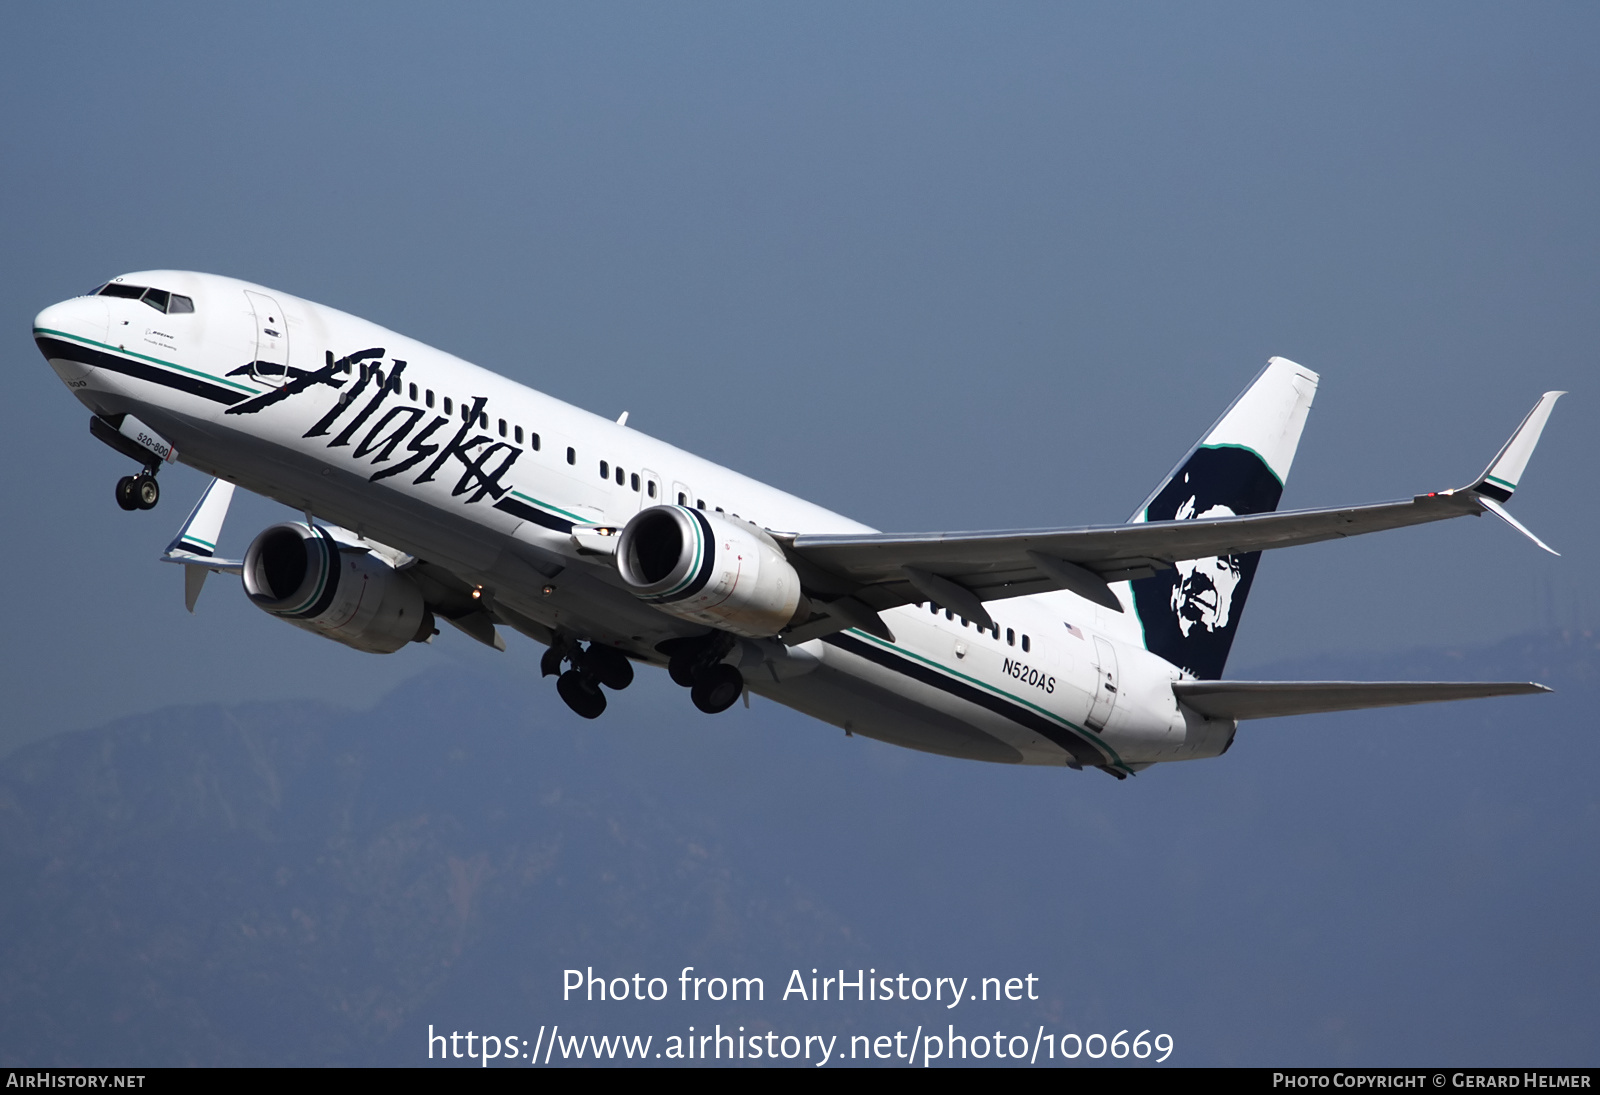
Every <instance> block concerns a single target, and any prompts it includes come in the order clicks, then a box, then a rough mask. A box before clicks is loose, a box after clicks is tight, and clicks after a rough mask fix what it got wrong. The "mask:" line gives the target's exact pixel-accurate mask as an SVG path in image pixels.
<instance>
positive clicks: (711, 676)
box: [689, 664, 744, 715]
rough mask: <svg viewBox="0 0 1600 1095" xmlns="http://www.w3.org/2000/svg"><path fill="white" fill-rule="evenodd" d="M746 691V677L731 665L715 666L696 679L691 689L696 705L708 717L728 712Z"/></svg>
mask: <svg viewBox="0 0 1600 1095" xmlns="http://www.w3.org/2000/svg"><path fill="white" fill-rule="evenodd" d="M743 691H744V676H743V675H742V674H741V673H740V672H739V671H738V670H737V669H735V668H734V667H733V666H731V665H722V664H718V665H713V666H711V667H710V668H709V669H705V670H702V671H701V672H700V674H699V675H698V676H696V677H695V680H694V685H693V686H692V687H690V689H689V698H690V699H691V700H693V701H694V705H695V706H696V707H698V708H699V709H700V710H702V711H704V712H705V713H706V714H708V715H715V714H717V713H718V712H721V711H726V710H727V709H728V708H730V707H732V706H733V703H734V701H735V700H737V699H738V698H739V695H740V693H742V692H743Z"/></svg>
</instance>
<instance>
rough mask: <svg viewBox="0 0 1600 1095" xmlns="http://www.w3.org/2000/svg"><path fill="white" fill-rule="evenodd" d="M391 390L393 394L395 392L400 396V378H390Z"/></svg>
mask: <svg viewBox="0 0 1600 1095" xmlns="http://www.w3.org/2000/svg"><path fill="white" fill-rule="evenodd" d="M389 390H390V391H391V392H393V393H394V394H395V395H399V394H400V377H399V376H391V377H390V378H389Z"/></svg>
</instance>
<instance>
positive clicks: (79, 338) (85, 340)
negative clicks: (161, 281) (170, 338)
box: [33, 327, 261, 395]
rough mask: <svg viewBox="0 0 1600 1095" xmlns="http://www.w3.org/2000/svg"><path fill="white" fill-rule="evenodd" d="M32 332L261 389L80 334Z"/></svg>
mask: <svg viewBox="0 0 1600 1095" xmlns="http://www.w3.org/2000/svg"><path fill="white" fill-rule="evenodd" d="M33 333H34V334H36V335H54V336H55V337H57V338H68V339H71V340H72V341H73V342H81V343H83V344H84V345H85V346H98V347H99V348H100V349H102V350H106V351H109V352H110V353H114V354H122V355H123V356H124V357H136V358H139V359H140V360H141V361H148V362H150V363H151V364H152V365H160V366H161V367H162V368H164V369H175V370H177V371H178V372H180V373H188V374H189V375H190V376H198V377H204V378H205V379H206V380H209V381H212V382H213V383H216V384H224V385H227V386H228V387H230V388H237V389H238V390H239V391H241V392H244V393H246V394H247V395H255V394H256V393H257V392H259V391H260V390H261V389H259V388H252V387H250V386H249V385H246V384H239V383H236V382H235V381H232V380H227V379H225V378H223V377H220V376H214V375H212V374H211V373H203V372H201V371H200V370H199V369H191V368H189V367H188V366H185V365H175V364H173V363H172V362H170V361H163V360H161V359H160V358H159V357H151V356H150V355H149V354H141V353H139V352H137V351H135V350H129V349H126V348H124V347H122V346H112V345H109V344H108V343H105V342H96V341H95V340H94V339H92V338H84V337H83V336H82V335H73V334H68V333H67V332H66V331H52V330H50V328H48V327H35V328H34V329H33Z"/></svg>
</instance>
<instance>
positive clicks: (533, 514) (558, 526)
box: [494, 494, 572, 532]
mask: <svg viewBox="0 0 1600 1095" xmlns="http://www.w3.org/2000/svg"><path fill="white" fill-rule="evenodd" d="M494 508H495V509H497V510H499V511H500V512H501V513H509V514H511V516H513V517H520V518H522V519H523V520H524V521H532V522H533V523H534V524H536V525H543V526H544V527H545V528H549V529H555V530H556V531H557V532H571V531H572V522H571V521H568V520H566V519H565V518H563V517H557V516H556V515H555V514H553V513H546V512H545V511H544V510H542V509H537V508H535V507H533V506H530V505H528V504H527V503H526V502H519V501H518V500H517V499H515V498H513V497H511V495H509V494H508V495H506V496H505V497H504V498H502V499H500V501H498V502H496V503H495V504H494Z"/></svg>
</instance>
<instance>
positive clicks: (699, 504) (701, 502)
mask: <svg viewBox="0 0 1600 1095" xmlns="http://www.w3.org/2000/svg"><path fill="white" fill-rule="evenodd" d="M694 508H695V509H705V508H706V500H705V499H704V498H696V499H695V500H694Z"/></svg>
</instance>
